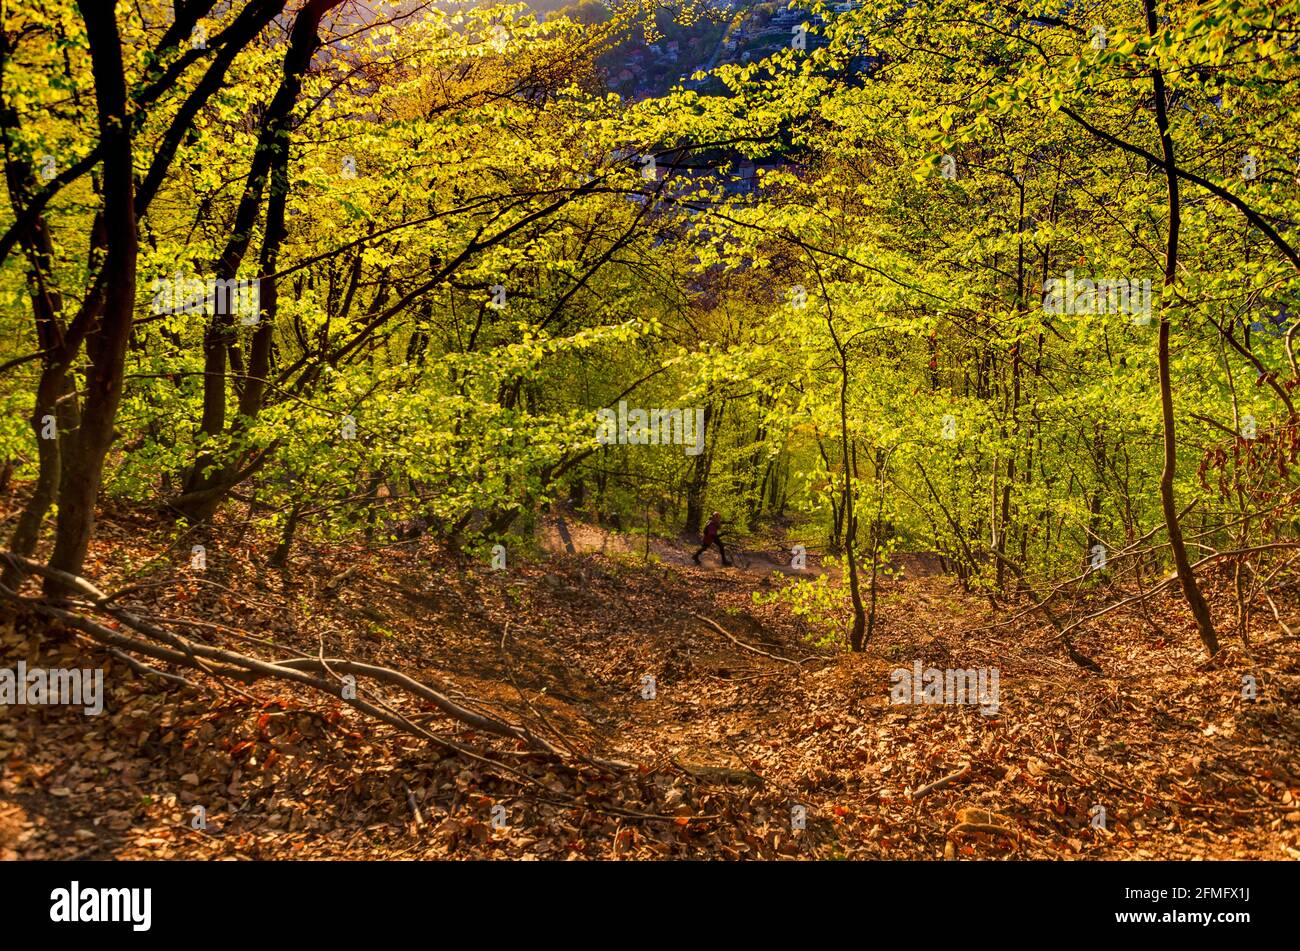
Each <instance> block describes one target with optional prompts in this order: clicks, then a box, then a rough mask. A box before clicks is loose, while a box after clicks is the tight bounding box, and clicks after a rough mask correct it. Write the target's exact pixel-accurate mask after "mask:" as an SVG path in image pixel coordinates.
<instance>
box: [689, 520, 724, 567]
mask: <svg viewBox="0 0 1300 951" xmlns="http://www.w3.org/2000/svg"><path fill="white" fill-rule="evenodd" d="M721 529H722V514H721V513H719V512H714V513H713V514H712V515H711V516H710V517H709V524H708V525H705V526H704V544H703V545H701V546H700V548H699V551H697V552H696V553H695V554H693V555H691V561H693V562H695V563H696V564H697V565H698V564H699V563H700V555H702V554H704V550H705V549H706V548H708V547H709V546H710V545H717V546H718V554H719V555H721V556H722V563H723V565H726V566H730V565H731V562H729V561H727V550H726V549H725V548H723V547H722V539H721V538H719V537H718V532H719V531H721Z"/></svg>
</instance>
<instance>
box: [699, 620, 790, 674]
mask: <svg viewBox="0 0 1300 951" xmlns="http://www.w3.org/2000/svg"><path fill="white" fill-rule="evenodd" d="M688 613H689V614H690V615H691V617H693V618H695V619H697V620H700V621H703V622H704V623H705V624H707V625H708V626H709V627H711V628H713V629H714V630H715V631H717V632H718V633H719V634H721V635H722V636H723V637H725V638H726V639H727V640H729V641H731V643H733V644H735V645H736V646H737V647H739V648H742V649H743V650H747V651H749V652H751V653H753V654H758V655H759V656H760V657H770V658H771V659H772V660H779V661H780V662H781V663H783V664H793V665H794V666H795V667H797V668H798V669H799V670H803V664H801V663H800V662H799V661H797V660H791V659H790V658H789V657H781V656H779V655H777V654H769V653H768V652H767V651H765V650H759V649H758V648H757V647H752V646H750V645H749V644H746V643H745V642H744V641H742V640H741V639H740V638H738V637H736V636H735V635H734V634H732V633H731V632H730V631H728V630H727V629H726V628H724V627H722V625H720V624H718V623H717V622H715V621H710V620H709V619H708V618H706V617H704V616H703V615H701V614H696V613H695V612H694V611H690V612H688Z"/></svg>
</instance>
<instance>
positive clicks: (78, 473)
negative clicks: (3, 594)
mask: <svg viewBox="0 0 1300 951" xmlns="http://www.w3.org/2000/svg"><path fill="white" fill-rule="evenodd" d="M116 7H117V4H116V3H113V2H104V0H77V8H78V10H79V11H80V13H81V18H82V20H83V21H84V22H85V24H86V37H87V39H88V40H89V43H90V61H91V72H92V74H93V76H94V80H95V103H96V107H97V110H98V113H99V116H98V123H99V137H100V144H101V152H102V155H103V168H104V179H103V195H104V203H103V217H102V228H103V236H104V244H105V246H106V247H107V249H108V251H107V254H106V255H105V258H104V265H103V269H104V273H105V274H106V275H107V277H108V280H107V287H106V288H105V292H104V307H103V312H102V314H101V315H100V320H99V325H98V327H96V328H95V329H94V330H93V331H92V332H91V333H90V334H89V335H88V336H87V338H86V353H87V356H89V358H90V367H89V369H88V371H87V373H86V387H85V391H86V395H85V408H84V410H83V412H82V414H81V425H80V427H79V428H78V429H77V431H76V434H75V435H74V436H72V437H70V438H71V439H72V445H71V447H70V448H69V454H68V457H67V459H66V463H67V464H66V465H64V466H63V471H62V479H61V484H60V487H59V520H58V528H57V531H56V533H55V538H54V553H53V555H52V556H51V558H50V567H52V568H56V569H58V570H60V571H66V572H68V573H70V574H80V573H81V570H82V565H83V563H84V562H85V559H86V550H87V548H88V547H89V546H90V538H91V534H92V533H93V531H94V527H95V504H96V502H97V501H98V498H99V487H100V482H101V478H102V475H103V471H104V457H105V456H106V455H107V454H108V448H109V446H110V445H111V444H112V441H113V421H114V419H115V418H116V416H117V407H118V404H119V403H120V402H121V399H122V386H123V370H124V367H125V362H126V348H127V343H128V342H129V341H130V338H131V322H132V320H133V318H134V310H135V285H136V257H137V250H138V244H137V237H136V214H135V183H134V180H133V177H132V166H133V159H134V156H133V150H132V142H131V132H130V119H129V117H128V115H127V108H126V97H127V93H126V75H125V71H124V69H123V64H122V42H121V38H120V36H119V34H118V29H117V14H116ZM47 587H54V588H57V587H58V586H57V584H55V583H53V582H48V581H47Z"/></svg>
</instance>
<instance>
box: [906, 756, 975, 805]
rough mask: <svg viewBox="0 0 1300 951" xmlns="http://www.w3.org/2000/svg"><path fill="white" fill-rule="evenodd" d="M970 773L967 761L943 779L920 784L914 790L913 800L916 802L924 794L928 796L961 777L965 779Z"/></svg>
mask: <svg viewBox="0 0 1300 951" xmlns="http://www.w3.org/2000/svg"><path fill="white" fill-rule="evenodd" d="M969 775H970V763H967V764H966V765H965V766H963V767H962V768H961V769H959V770H957V772H955V773H949V774H948V775H947V776H944V777H943V778H942V779H936V780H935V781H934V782H932V783H927V784H926V785H924V786H919V787H917V788H916V789H914V790H912V796H911V799H912V802H916V801H918V800H919V799H921V798H922V797H923V796H928V795H929V794H930V793H932V792H934V791H935V790H938V789H942V788H943V787H944V786H948V785H950V784H952V783H955V782H957V780H959V779H965V778H966V777H967V776H969Z"/></svg>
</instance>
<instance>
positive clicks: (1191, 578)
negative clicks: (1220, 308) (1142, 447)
mask: <svg viewBox="0 0 1300 951" xmlns="http://www.w3.org/2000/svg"><path fill="white" fill-rule="evenodd" d="M1142 2H1143V8H1144V9H1145V11H1146V25H1147V34H1148V35H1149V36H1155V33H1156V9H1155V0H1142ZM1151 81H1152V87H1153V92H1154V98H1155V109H1156V127H1157V128H1158V129H1159V131H1160V148H1161V151H1162V153H1163V155H1164V165H1165V181H1166V183H1167V185H1168V196H1169V197H1168V202H1169V240H1168V243H1167V244H1166V246H1165V274H1164V286H1163V288H1162V292H1161V295H1160V303H1161V307H1160V341H1159V352H1158V361H1159V371H1160V372H1159V375H1160V411H1161V418H1162V420H1163V423H1164V467H1163V468H1162V469H1161V472H1160V507H1161V509H1162V510H1163V511H1164V517H1165V529H1166V531H1167V532H1168V534H1169V547H1170V550H1171V551H1172V552H1173V556H1174V565H1175V566H1176V567H1177V569H1178V580H1179V582H1180V583H1181V584H1182V588H1183V596H1184V597H1185V598H1186V599H1187V606H1188V607H1189V608H1190V609H1191V611H1192V616H1193V617H1194V618H1195V619H1196V629H1197V631H1198V632H1199V634H1200V636H1201V643H1202V644H1204V645H1205V649H1206V650H1207V651H1208V652H1209V653H1210V654H1211V655H1213V654H1215V653H1217V652H1218V650H1219V639H1218V636H1217V635H1216V634H1215V632H1214V622H1213V620H1212V619H1211V617H1210V609H1209V606H1208V605H1207V604H1206V603H1205V598H1204V596H1203V595H1202V594H1201V589H1200V587H1199V586H1198V585H1197V583H1196V576H1195V575H1194V574H1193V572H1192V564H1191V561H1190V560H1189V559H1188V557H1187V546H1186V545H1185V544H1184V543H1183V532H1182V529H1181V528H1180V527H1179V524H1178V506H1177V503H1176V501H1175V499H1174V476H1175V475H1176V474H1177V471H1178V444H1177V440H1176V437H1175V433H1174V395H1173V384H1172V382H1171V380H1170V370H1169V307H1170V301H1171V297H1172V289H1173V286H1174V284H1175V282H1176V281H1177V280H1178V231H1179V227H1180V225H1181V208H1180V205H1179V198H1178V169H1177V166H1176V164H1175V162H1174V140H1173V136H1172V135H1171V134H1170V132H1169V115H1168V113H1167V111H1166V103H1165V79H1164V75H1163V74H1162V73H1161V71H1160V67H1158V66H1157V67H1155V68H1153V69H1152V70H1151Z"/></svg>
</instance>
